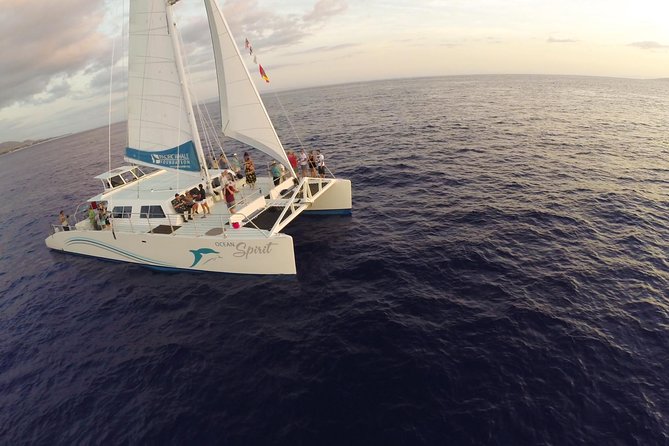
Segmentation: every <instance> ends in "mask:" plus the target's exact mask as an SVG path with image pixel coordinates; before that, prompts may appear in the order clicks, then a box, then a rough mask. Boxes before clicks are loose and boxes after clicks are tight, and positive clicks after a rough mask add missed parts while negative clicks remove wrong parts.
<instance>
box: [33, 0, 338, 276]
mask: <svg viewBox="0 0 669 446" xmlns="http://www.w3.org/2000/svg"><path fill="white" fill-rule="evenodd" d="M203 1H204V4H205V9H206V13H207V18H208V22H209V28H210V31H211V37H212V43H213V50H214V59H215V63H216V75H217V81H218V92H219V99H220V112H221V121H222V123H221V130H222V133H223V135H225V136H227V137H230V138H233V139H235V140H237V141H239V142H241V143H243V144H245V145H248V146H250V147H251V148H254V149H257V150H259V151H261V152H263V153H264V154H266V155H267V156H269V157H270V158H271V159H272V160H274V161H276V162H277V163H279V164H280V165H282V166H283V170H284V172H285V175H284V176H283V177H279V178H278V179H273V178H271V177H270V176H269V175H268V176H267V177H266V178H265V177H263V176H262V175H258V178H257V182H256V183H255V184H252V185H248V184H245V179H244V178H243V177H242V178H241V179H240V178H239V176H238V175H234V173H235V172H229V171H227V170H226V169H225V168H224V167H223V166H220V167H219V168H209V167H208V166H207V160H206V158H205V155H204V151H203V148H202V144H201V142H200V135H199V131H198V126H197V124H196V120H195V114H194V111H193V105H192V101H191V95H190V90H189V83H188V79H187V78H186V75H185V68H184V63H183V57H182V54H181V49H180V47H181V45H180V39H179V35H178V33H177V28H176V24H175V20H174V16H173V8H174V7H175V6H174V5H175V3H177V2H178V0H131V1H130V26H129V32H130V39H129V50H128V73H129V74H128V101H127V102H128V111H127V112H128V147H127V148H126V149H125V161H126V162H128V163H129V165H126V166H121V167H118V168H115V169H111V170H110V171H108V172H105V173H103V174H101V175H98V176H97V177H95V178H97V179H98V180H100V181H101V182H102V186H103V187H102V192H101V193H100V194H98V195H95V196H93V197H91V198H90V199H89V200H88V201H87V202H86V203H83V204H82V205H80V208H79V209H78V210H77V212H75V213H74V214H73V219H74V220H77V217H83V218H80V219H79V221H76V223H74V224H72V225H70V223H71V222H69V221H65V222H62V223H63V224H61V225H53V226H52V233H51V235H49V237H47V238H46V240H45V242H46V245H47V246H48V247H49V248H51V249H54V250H60V251H64V252H69V253H76V254H83V255H88V256H94V257H100V258H105V259H111V260H117V261H123V262H131V263H138V264H142V265H146V266H150V267H153V268H158V269H184V270H199V271H213V272H226V273H242V274H295V273H296V266H295V254H294V248H293V239H292V237H291V236H289V235H287V234H284V233H282V232H281V231H282V230H283V229H284V228H285V227H286V226H287V225H288V224H289V223H290V222H291V221H293V220H294V219H295V218H296V217H297V216H298V215H300V214H302V213H343V214H348V213H350V212H351V183H350V181H348V180H344V179H339V178H334V177H333V176H331V175H328V176H326V177H324V178H321V177H309V176H303V177H298V176H297V174H296V172H295V171H294V170H293V169H292V167H291V164H290V162H289V159H288V157H287V154H286V151H285V150H284V148H283V146H282V144H281V142H280V141H279V138H278V136H277V134H276V131H275V129H274V126H273V125H272V122H271V120H270V118H269V115H268V114H267V111H266V109H265V106H264V105H263V103H262V100H261V98H260V95H259V93H258V90H257V89H256V86H255V84H254V83H253V81H252V80H251V77H250V76H249V72H248V71H247V69H246V66H245V65H244V62H243V60H242V56H241V52H240V51H239V49H238V47H237V45H236V43H235V40H234V38H233V36H232V34H231V33H230V28H229V27H228V24H227V22H226V20H225V18H224V16H223V13H222V11H221V9H220V7H219V5H218V4H217V3H216V0H203ZM231 173H232V175H231ZM226 178H227V180H226ZM226 181H230V182H231V183H234V186H235V187H236V189H237V190H238V191H240V192H239V193H238V194H237V197H236V206H235V207H234V208H233V210H236V212H232V211H231V210H229V209H228V207H227V206H226V205H225V201H222V200H221V198H222V197H223V196H224V195H225V192H224V190H223V189H224V188H225V187H226ZM200 184H202V185H203V186H204V188H205V189H206V192H207V193H206V199H205V200H206V201H205V202H206V203H207V204H208V205H209V209H210V210H211V213H210V214H207V215H204V214H199V215H194V216H193V215H189V214H188V213H187V212H183V208H181V207H180V206H179V203H178V201H177V202H175V201H174V200H175V195H183V194H186V193H188V192H189V191H192V190H193V189H198V185H200ZM99 206H104V207H105V208H106V209H107V211H108V213H109V215H110V217H111V218H109V219H106V218H104V217H103V220H102V222H101V223H102V224H99V223H100V222H99V221H98V220H96V218H95V216H96V212H98V211H97V210H96V208H98V207H99ZM89 214H90V217H91V218H87V216H88V215H89ZM193 217H195V218H193ZM201 217H206V218H201ZM103 226H104V228H103Z"/></svg>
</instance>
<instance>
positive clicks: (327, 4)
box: [302, 0, 348, 23]
mask: <svg viewBox="0 0 669 446" xmlns="http://www.w3.org/2000/svg"><path fill="white" fill-rule="evenodd" d="M346 8H348V4H347V3H346V0H318V1H317V2H316V4H315V5H314V9H313V10H312V11H311V12H308V13H307V14H305V15H304V16H303V17H302V18H303V20H304V21H305V22H307V23H309V22H312V23H319V22H323V21H325V20H327V19H329V18H330V17H332V16H335V15H337V14H341V13H342V12H344V11H346Z"/></svg>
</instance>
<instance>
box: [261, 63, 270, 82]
mask: <svg viewBox="0 0 669 446" xmlns="http://www.w3.org/2000/svg"><path fill="white" fill-rule="evenodd" d="M258 67H260V76H262V78H263V79H265V82H267V83H268V84H269V77H268V76H267V73H265V70H263V69H262V65H260V64H258Z"/></svg>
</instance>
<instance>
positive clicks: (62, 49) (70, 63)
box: [0, 0, 109, 109]
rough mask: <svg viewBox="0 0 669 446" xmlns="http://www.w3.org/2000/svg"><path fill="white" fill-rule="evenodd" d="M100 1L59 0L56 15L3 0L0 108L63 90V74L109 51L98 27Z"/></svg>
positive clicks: (22, 1) (25, 1)
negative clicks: (2, 68)
mask: <svg viewBox="0 0 669 446" xmlns="http://www.w3.org/2000/svg"><path fill="white" fill-rule="evenodd" d="M103 7H104V2H103V0H60V1H59V2H58V11H57V14H54V13H53V10H52V9H49V8H43V7H35V6H34V4H33V2H31V1H30V0H5V1H3V5H2V9H1V10H0V60H2V65H3V67H7V69H4V70H3V71H2V76H0V109H1V108H3V107H6V106H9V105H12V104H14V103H17V102H22V101H28V102H29V101H33V102H43V101H50V100H54V99H56V98H57V97H59V95H63V94H67V92H68V91H69V88H68V87H66V86H65V83H67V82H68V81H67V77H68V76H71V75H74V74H76V73H77V72H80V71H82V70H84V69H86V67H87V66H89V65H90V64H95V63H99V60H100V57H101V55H102V54H105V55H106V54H107V52H108V51H107V48H108V46H109V40H108V39H107V38H106V37H105V36H104V35H102V34H101V33H100V32H98V31H97V29H98V27H99V26H100V24H101V23H102V20H103V18H104V9H103Z"/></svg>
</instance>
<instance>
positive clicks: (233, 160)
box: [230, 153, 242, 179]
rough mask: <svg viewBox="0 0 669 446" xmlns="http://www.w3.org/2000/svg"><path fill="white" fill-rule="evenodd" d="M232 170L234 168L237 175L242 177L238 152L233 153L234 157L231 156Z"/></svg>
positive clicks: (238, 177)
mask: <svg viewBox="0 0 669 446" xmlns="http://www.w3.org/2000/svg"><path fill="white" fill-rule="evenodd" d="M230 170H232V171H233V172H234V173H235V175H237V179H240V178H241V177H242V173H241V172H242V165H241V163H240V162H239V158H237V154H236V153H233V154H232V158H230Z"/></svg>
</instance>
